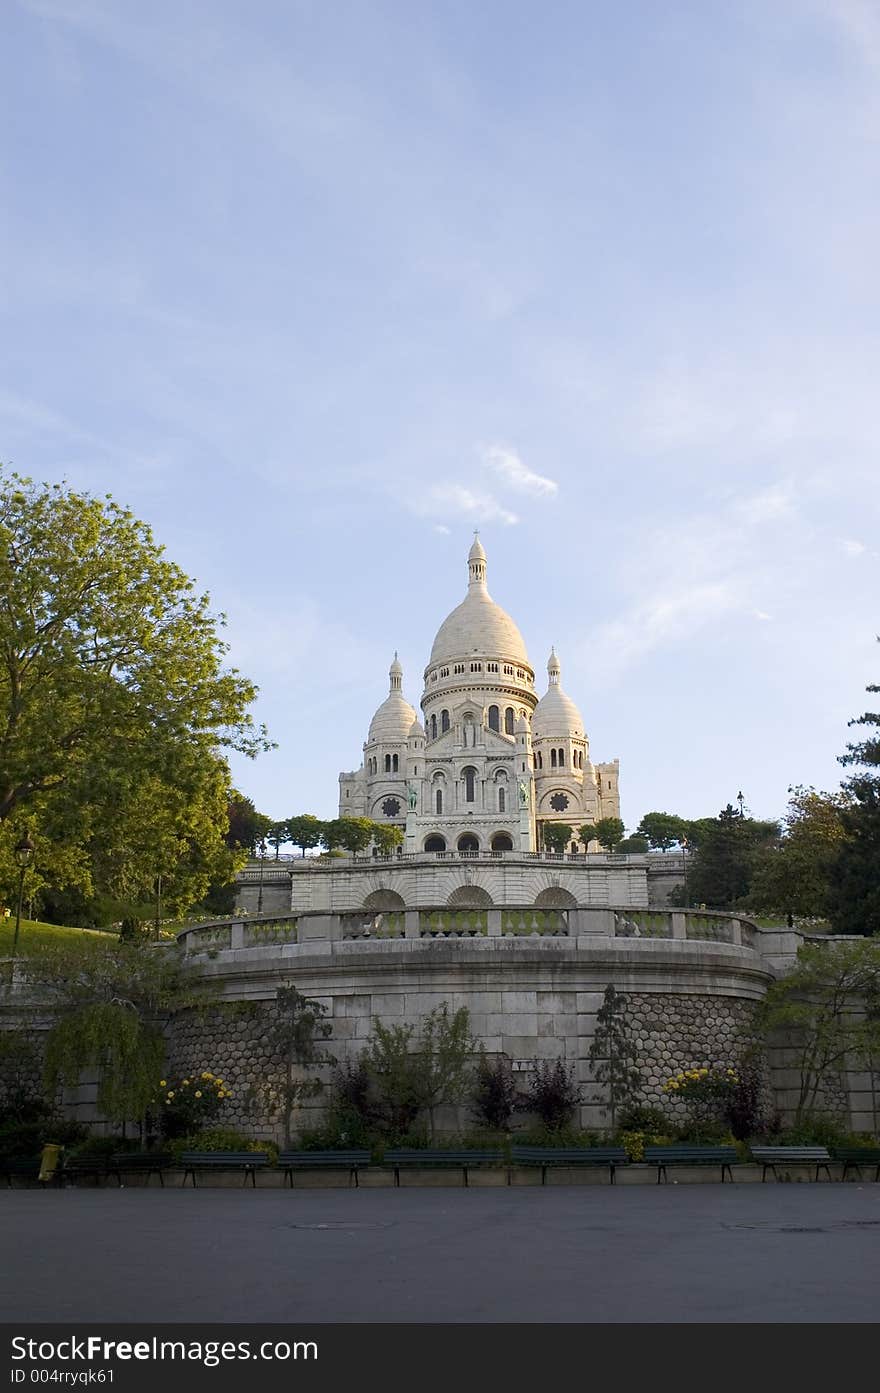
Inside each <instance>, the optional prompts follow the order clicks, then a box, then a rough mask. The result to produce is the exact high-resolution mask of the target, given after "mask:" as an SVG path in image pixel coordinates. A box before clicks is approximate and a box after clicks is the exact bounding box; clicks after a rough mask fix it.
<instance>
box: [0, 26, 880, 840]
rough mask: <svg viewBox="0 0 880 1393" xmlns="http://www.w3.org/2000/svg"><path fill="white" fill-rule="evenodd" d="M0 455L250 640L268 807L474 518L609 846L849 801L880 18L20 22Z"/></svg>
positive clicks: (867, 648)
mask: <svg viewBox="0 0 880 1393" xmlns="http://www.w3.org/2000/svg"><path fill="white" fill-rule="evenodd" d="M0 75H2V89H3V106H4V120H3V136H2V149H3V165H2V170H3V173H2V199H0V254H2V261H3V266H4V275H3V277H2V284H0V295H2V310H3V319H4V332H3V335H2V355H3V363H2V373H0V457H2V458H3V459H4V460H5V461H7V462H9V463H11V464H13V465H14V466H15V467H16V468H18V469H19V471H20V472H22V473H26V474H31V475H33V476H36V477H38V478H41V479H52V480H55V479H59V478H62V477H66V478H67V479H68V480H69V481H70V483H71V484H72V485H74V486H76V487H78V488H86V489H90V490H93V491H95V492H100V493H103V492H106V491H108V490H109V491H112V492H113V494H114V495H115V496H116V497H117V498H119V499H120V500H122V501H124V502H126V503H127V504H129V505H130V506H131V507H132V508H133V510H134V511H135V512H136V513H137V514H138V515H140V516H141V517H143V518H145V519H146V520H148V521H149V522H150V523H151V524H152V525H153V527H154V529H155V532H156V534H157V536H158V537H159V538H160V539H161V540H162V541H163V542H164V543H165V544H166V546H167V549H168V552H169V554H170V555H171V556H172V557H173V558H174V559H175V560H176V561H178V562H179V563H180V564H181V565H182V566H183V567H184V568H185V569H186V570H187V571H189V572H190V574H192V575H194V576H195V577H196V578H197V579H198V581H199V583H200V584H201V585H202V586H204V587H206V588H207V589H209V590H210V592H211V595H212V597H213V600H214V603H215V605H216V607H217V609H218V610H223V611H224V612H225V613H226V614H227V616H228V629H227V637H228V640H229V642H230V644H231V661H233V662H234V663H235V665H236V666H238V667H239V668H241V669H242V670H243V671H244V672H246V673H247V674H248V675H249V676H251V677H253V678H254V680H256V681H257V682H258V683H259V685H260V688H261V695H260V699H259V704H258V707H257V709H256V714H257V716H258V717H259V718H260V719H262V720H265V721H266V723H267V724H268V726H269V728H270V731H271V733H272V735H273V737H274V738H275V739H276V740H277V742H278V746H279V747H278V749H277V750H276V751H274V752H273V753H271V754H269V755H266V756H264V757H262V758H260V759H259V760H258V761H257V762H255V763H251V762H249V761H246V760H236V761H235V763H234V773H235V777H236V780H237V782H238V784H239V786H240V787H241V788H243V789H244V790H245V791H246V792H248V793H249V794H251V796H253V797H254V799H255V801H256V802H257V804H258V806H260V807H261V808H262V809H263V810H264V811H266V812H268V813H270V814H272V815H273V816H276V817H281V816H285V815H287V814H289V813H294V812H299V811H302V810H306V809H308V810H311V811H314V812H316V813H318V814H319V815H321V816H329V815H331V814H332V813H333V812H334V810H335V807H336V796H337V784H336V780H337V774H338V771H339V770H340V769H352V768H356V767H357V765H358V764H359V763H360V755H361V745H362V742H363V740H364V738H365V736H366V731H367V727H368V724H369V720H370V716H371V714H372V711H373V709H374V708H375V707H376V706H377V705H378V703H379V702H380V701H381V700H382V699H383V697H384V695H385V693H386V690H387V669H388V665H389V662H390V659H391V655H392V652H393V650H394V649H395V648H397V649H399V651H400V655H401V660H402V661H403V663H404V667H405V678H404V687H405V691H406V694H407V696H408V697H409V699H410V701H412V702H413V703H414V704H417V703H418V699H419V696H420V693H421V684H420V678H421V673H422V670H423V668H424V665H425V663H426V661H427V657H428V653H429V651H430V645H431V641H432V638H433V635H434V632H435V631H436V629H437V628H438V626H439V624H440V622H441V620H442V619H443V617H444V615H445V614H446V613H447V612H448V611H449V610H450V609H451V608H452V607H453V606H454V605H455V604H456V603H458V601H459V599H460V598H461V596H462V594H463V593H464V588H465V584H466V568H465V557H466V554H467V549H468V546H469V544H470V540H471V533H472V530H473V528H474V527H475V526H479V527H480V530H481V536H482V538H483V542H484V544H485V546H486V549H487V552H488V555H489V586H490V590H491V592H492V594H493V596H494V598H495V599H496V600H498V601H499V603H501V604H502V605H503V606H504V607H505V608H506V609H508V610H509V611H510V613H511V614H512V615H513V616H514V618H515V619H516V620H517V622H518V624H519V626H520V628H521V629H522V631H523V634H524V636H525V639H526V643H527V646H528V650H529V654H530V657H531V660H532V664H533V666H534V667H535V668H536V670H537V671H538V674H539V687H540V690H542V691H543V690H544V687H545V683H546V673H545V665H546V660H547V655H548V653H549V649H550V645H551V643H555V645H556V647H557V650H558V652H559V654H560V657H561V660H562V664H563V681H564V685H565V687H566V689H567V690H568V692H569V693H570V695H572V696H573V697H574V698H575V699H576V700H577V702H578V704H579V705H580V707H581V709H582V711H583V713H584V717H585V722H586V727H587V731H588V733H589V735H590V738H591V744H592V754H593V757H594V759H597V760H602V759H610V758H614V757H615V756H617V757H619V758H620V760H621V798H622V804H623V807H622V812H623V816H624V818H625V820H626V822H627V824H628V825H629V826H633V825H635V824H636V823H637V822H638V820H639V818H640V816H641V815H642V813H643V812H645V811H647V810H650V809H654V808H663V809H669V810H672V811H679V812H681V813H683V814H685V815H688V816H699V815H703V814H711V813H713V812H716V811H717V810H718V808H720V807H721V806H723V805H724V804H725V803H727V802H728V801H731V800H732V799H734V798H735V796H736V794H737V791H738V790H739V789H742V790H743V792H744V794H745V797H746V802H747V804H748V806H749V807H750V808H751V809H752V810H753V812H754V813H755V814H756V815H759V816H773V815H776V814H778V813H780V812H781V811H782V810H783V808H784V806H785V802H786V790H787V788H788V786H789V785H790V784H793V783H798V782H802V783H812V784H815V785H816V786H819V787H826V788H827V787H834V786H836V784H837V783H838V782H839V780H840V778H841V776H842V773H843V771H842V770H841V769H840V767H839V765H838V764H837V762H836V757H837V755H838V754H839V753H840V752H841V751H842V749H843V746H844V744H845V742H846V740H847V738H848V732H847V729H846V722H847V720H848V719H849V718H850V717H852V716H854V715H856V714H858V713H859V712H861V711H862V710H863V709H864V708H865V705H866V704H867V701H868V699H867V698H866V696H865V693H864V688H865V686H866V685H867V683H868V682H871V681H878V680H880V661H878V659H880V649H878V648H877V645H876V634H877V632H878V629H880V623H878V577H880V571H878V566H880V556H878V550H880V542H878V536H880V528H878V511H880V507H878V500H880V449H878V446H880V412H878V405H880V394H878V385H877V384H878V381H880V351H878V349H880V293H878V275H877V247H878V245H880V186H878V177H877V168H878V150H880V10H878V8H877V6H876V4H874V3H873V2H872V0H864V3H863V2H862V0H791V2H789V0H771V3H769V4H768V3H767V0H761V3H754V4H752V3H750V0H738V3H733V4H730V3H727V0H723V2H722V0H691V3H685V0H666V3H664V4H662V5H658V4H655V3H648V0H641V2H640V0H629V3H626V0H624V3H622V4H619V5H607V4H599V3H598V2H596V3H590V2H589V0H582V2H581V3H564V2H563V0H547V3H545V4H543V5H541V6H535V5H527V4H525V3H520V0H512V2H511V0H505V3H500V2H499V0H484V3H482V4H480V5H474V4H473V3H463V2H462V3H460V2H459V0H443V3H442V4H441V3H438V0H433V3H425V2H424V0H406V3H404V0H396V3H382V2H381V0H375V2H374V3H370V4H366V3H363V4H348V3H335V0H302V2H299V0H284V3H282V0H249V3H248V4H247V5H245V4H243V3H231V0H190V3H186V0H173V3H172V2H171V0H151V3H150V4H149V5H144V4H142V3H140V2H139V0H137V2H136V0H18V2H17V3H16V0H12V3H10V4H8V5H7V6H5V7H4V9H3V15H2V19H0Z"/></svg>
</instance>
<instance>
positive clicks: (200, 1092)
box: [195, 1088, 202, 1098]
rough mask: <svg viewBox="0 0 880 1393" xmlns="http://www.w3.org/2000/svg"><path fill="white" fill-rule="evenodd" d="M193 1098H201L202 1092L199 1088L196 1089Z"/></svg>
mask: <svg viewBox="0 0 880 1393" xmlns="http://www.w3.org/2000/svg"><path fill="white" fill-rule="evenodd" d="M195 1096H196V1097H197V1098H201V1096H202V1090H201V1089H200V1088H197V1089H196V1093H195Z"/></svg>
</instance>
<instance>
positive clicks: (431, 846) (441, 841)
mask: <svg viewBox="0 0 880 1393" xmlns="http://www.w3.org/2000/svg"><path fill="white" fill-rule="evenodd" d="M425 850H426V851H445V850H446V838H445V837H438V836H436V835H435V836H433V837H428V838H427V840H426V842H425Z"/></svg>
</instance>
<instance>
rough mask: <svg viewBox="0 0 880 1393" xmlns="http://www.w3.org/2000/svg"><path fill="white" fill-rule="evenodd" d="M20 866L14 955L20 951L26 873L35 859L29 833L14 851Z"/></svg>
mask: <svg viewBox="0 0 880 1393" xmlns="http://www.w3.org/2000/svg"><path fill="white" fill-rule="evenodd" d="M13 855H14V856H15V864H16V865H17V866H18V908H17V910H16V912H15V933H14V935H13V938H12V956H13V958H15V955H16V953H17V952H18V935H19V932H20V930H21V906H22V903H23V900H24V874H25V871H26V870H27V868H28V866H29V865H30V864H31V862H32V861H33V859H34V844H33V842H32V841H31V839H30V837H29V836H28V835H27V833H25V834H24V836H23V837H22V839H21V841H20V842H19V843H18V846H17V847H16V848H15V851H14V853H13Z"/></svg>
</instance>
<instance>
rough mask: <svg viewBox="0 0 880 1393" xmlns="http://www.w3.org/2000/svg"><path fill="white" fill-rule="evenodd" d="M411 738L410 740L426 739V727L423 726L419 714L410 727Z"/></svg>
mask: <svg viewBox="0 0 880 1393" xmlns="http://www.w3.org/2000/svg"><path fill="white" fill-rule="evenodd" d="M409 738H410V740H424V738H425V731H424V727H423V726H422V723H421V721H420V720H419V718H418V716H417V717H416V719H415V720H414V721H413V723H412V725H411V726H410V728H409Z"/></svg>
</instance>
